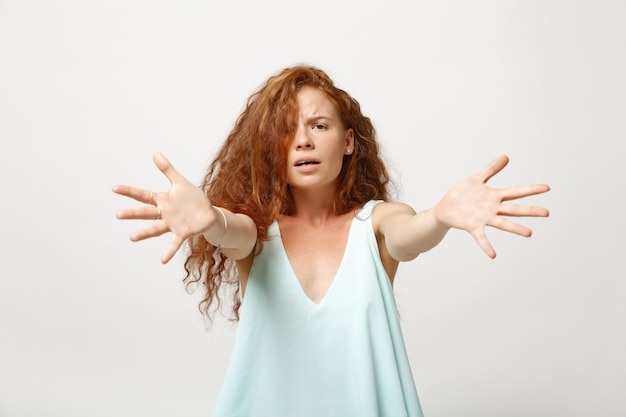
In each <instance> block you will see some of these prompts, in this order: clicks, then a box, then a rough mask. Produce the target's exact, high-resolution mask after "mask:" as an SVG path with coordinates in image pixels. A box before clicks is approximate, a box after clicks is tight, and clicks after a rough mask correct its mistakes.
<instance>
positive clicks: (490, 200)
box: [436, 156, 549, 258]
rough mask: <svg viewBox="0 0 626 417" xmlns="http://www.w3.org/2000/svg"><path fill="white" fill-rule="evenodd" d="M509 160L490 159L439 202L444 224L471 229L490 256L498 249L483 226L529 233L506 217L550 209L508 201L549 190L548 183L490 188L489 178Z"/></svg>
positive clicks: (542, 214) (539, 214)
mask: <svg viewBox="0 0 626 417" xmlns="http://www.w3.org/2000/svg"><path fill="white" fill-rule="evenodd" d="M508 162H509V159H508V158H507V157H506V156H501V157H499V158H497V159H495V160H494V161H493V162H491V163H490V164H489V165H488V166H487V167H486V168H485V169H483V170H482V171H480V172H477V173H476V174H474V175H472V176H471V177H469V178H467V179H465V180H463V181H461V182H459V183H458V184H456V185H454V186H453V187H452V188H450V190H448V192H447V193H446V194H445V195H444V197H443V198H442V200H441V201H440V202H439V204H437V207H436V213H437V219H438V220H439V221H440V222H442V223H443V224H445V225H447V226H449V227H454V228H457V229H462V230H465V231H467V232H469V233H470V234H471V235H472V236H473V237H474V239H475V240H476V242H477V243H478V245H479V246H480V247H481V248H482V249H483V251H485V253H486V254H487V255H489V256H490V257H492V258H493V257H495V251H494V249H493V247H492V246H491V244H490V243H489V241H488V240H487V237H486V236H485V232H484V227H485V226H492V227H495V228H497V229H500V230H503V231H506V232H511V233H515V234H518V235H521V236H526V237H528V236H530V234H531V231H530V229H528V228H527V227H524V226H522V225H520V224H518V223H515V222H513V221H511V220H509V219H507V218H506V217H504V216H513V217H521V216H530V217H545V216H547V215H548V210H546V209H544V208H541V207H533V206H526V205H519V204H505V202H506V201H510V200H516V199H519V198H523V197H527V196H530V195H535V194H541V193H544V192H546V191H548V190H549V187H548V186H547V185H543V184H535V185H525V186H520V187H511V188H504V189H497V188H490V187H488V186H487V181H488V180H489V179H490V178H491V177H493V176H494V175H496V174H497V173H499V172H500V171H501V170H502V169H503V168H504V167H505V166H506V165H507V164H508Z"/></svg>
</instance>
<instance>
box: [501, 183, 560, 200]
mask: <svg viewBox="0 0 626 417" xmlns="http://www.w3.org/2000/svg"><path fill="white" fill-rule="evenodd" d="M548 191H550V187H549V186H548V185H547V184H531V185H522V186H518V187H509V188H505V189H504V190H502V201H508V200H515V199H518V198H523V197H528V196H531V195H537V194H543V193H547V192H548Z"/></svg>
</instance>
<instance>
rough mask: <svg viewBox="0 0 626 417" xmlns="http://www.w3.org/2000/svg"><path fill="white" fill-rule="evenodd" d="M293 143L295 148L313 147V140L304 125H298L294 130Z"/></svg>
mask: <svg viewBox="0 0 626 417" xmlns="http://www.w3.org/2000/svg"><path fill="white" fill-rule="evenodd" d="M295 145H296V149H312V148H313V140H312V139H311V137H310V135H309V134H308V132H307V130H306V128H305V127H300V128H298V130H297V131H296V138H295Z"/></svg>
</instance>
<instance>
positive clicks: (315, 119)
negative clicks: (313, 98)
mask: <svg viewBox="0 0 626 417" xmlns="http://www.w3.org/2000/svg"><path fill="white" fill-rule="evenodd" d="M331 120H332V117H329V116H323V115H320V116H312V117H309V118H307V119H306V122H307V123H315V122H320V121H331Z"/></svg>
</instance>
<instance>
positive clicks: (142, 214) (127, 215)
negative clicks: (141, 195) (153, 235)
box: [115, 206, 161, 220]
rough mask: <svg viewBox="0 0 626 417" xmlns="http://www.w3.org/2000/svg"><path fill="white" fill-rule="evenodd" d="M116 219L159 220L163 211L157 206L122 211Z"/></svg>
mask: <svg viewBox="0 0 626 417" xmlns="http://www.w3.org/2000/svg"><path fill="white" fill-rule="evenodd" d="M115 217H117V218H118V219H120V220H158V219H159V218H160V217H161V209H159V208H158V207H155V206H142V207H136V208H132V209H126V210H120V211H118V212H117V213H116V214H115Z"/></svg>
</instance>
